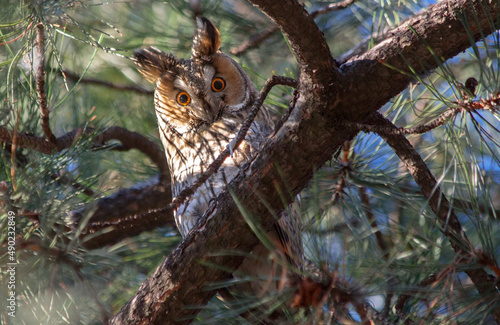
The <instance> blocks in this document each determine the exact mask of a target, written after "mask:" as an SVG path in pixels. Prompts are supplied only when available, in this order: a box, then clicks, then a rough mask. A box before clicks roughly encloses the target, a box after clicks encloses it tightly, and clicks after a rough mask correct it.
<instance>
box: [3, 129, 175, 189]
mask: <svg viewBox="0 0 500 325" xmlns="http://www.w3.org/2000/svg"><path fill="white" fill-rule="evenodd" d="M92 134H96V136H95V138H94V144H95V145H96V146H97V147H102V145H103V144H104V143H106V142H107V141H110V140H118V141H120V142H121V144H122V146H121V149H123V150H128V149H138V150H139V151H141V152H143V153H144V154H146V155H147V156H149V157H150V158H151V160H152V161H153V162H154V163H155V164H156V165H157V166H158V169H159V170H160V175H161V180H162V181H164V180H169V179H170V173H169V171H168V166H167V160H166V158H165V154H164V152H163V150H162V149H161V148H160V147H159V146H158V145H157V144H156V143H154V142H152V141H151V140H149V139H148V138H146V137H145V136H143V135H141V134H139V133H136V132H132V131H129V130H127V129H124V128H122V127H118V126H113V127H110V128H108V129H106V130H104V131H103V132H102V133H100V134H97V131H96V130H94V129H93V128H90V127H89V128H85V129H81V128H80V129H76V130H74V131H71V132H69V133H66V134H65V135H62V136H60V137H58V138H57V139H56V142H57V146H56V145H55V144H54V143H52V142H48V141H46V140H45V138H43V137H40V136H36V135H30V134H25V133H19V134H17V146H18V147H20V148H26V149H32V150H36V151H38V152H41V153H44V154H48V155H50V154H54V153H57V152H60V151H61V150H64V149H67V148H69V147H70V146H71V145H72V144H73V143H74V142H75V141H78V139H79V138H80V137H82V136H90V135H92ZM14 135H15V133H14V132H12V131H10V130H8V129H6V128H4V127H2V126H0V142H4V143H12V142H13V139H14Z"/></svg>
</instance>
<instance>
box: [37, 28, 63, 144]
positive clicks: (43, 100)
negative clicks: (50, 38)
mask: <svg viewBox="0 0 500 325" xmlns="http://www.w3.org/2000/svg"><path fill="white" fill-rule="evenodd" d="M36 34H37V37H36V42H37V48H38V53H39V56H38V57H39V62H38V67H37V71H36V92H37V94H38V104H39V105H40V123H41V124H42V130H43V133H44V134H45V136H46V137H47V140H48V141H49V142H50V143H52V144H53V145H54V146H56V147H57V139H56V137H55V135H54V134H53V133H52V130H51V129H50V121H49V113H50V111H49V108H48V107H47V95H46V94H45V35H44V28H43V24H42V23H38V25H36ZM35 58H36V56H35V55H33V60H34V59H35Z"/></svg>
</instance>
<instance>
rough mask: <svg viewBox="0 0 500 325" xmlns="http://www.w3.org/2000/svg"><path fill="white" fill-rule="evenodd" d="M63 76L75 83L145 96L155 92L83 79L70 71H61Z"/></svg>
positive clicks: (89, 78)
mask: <svg viewBox="0 0 500 325" xmlns="http://www.w3.org/2000/svg"><path fill="white" fill-rule="evenodd" d="M61 75H63V76H65V77H66V78H68V79H69V80H73V81H74V82H78V81H79V82H80V83H85V84H93V85H99V86H104V87H108V88H112V89H117V90H125V91H133V92H136V93H139V94H145V95H152V94H153V93H154V91H153V90H148V89H144V88H142V87H138V86H134V85H120V84H114V83H112V82H109V81H105V80H101V79H97V78H91V77H82V76H80V75H78V74H76V73H74V72H72V71H69V70H63V71H61Z"/></svg>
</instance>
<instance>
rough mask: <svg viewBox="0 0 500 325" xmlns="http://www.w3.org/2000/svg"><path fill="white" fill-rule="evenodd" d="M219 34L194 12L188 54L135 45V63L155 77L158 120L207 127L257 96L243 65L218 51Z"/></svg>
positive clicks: (185, 129)
mask: <svg viewBox="0 0 500 325" xmlns="http://www.w3.org/2000/svg"><path fill="white" fill-rule="evenodd" d="M220 42H221V41H220V34H219V31H218V30H217V28H215V26H214V25H213V24H212V23H211V22H210V21H209V20H208V19H206V18H198V20H197V29H196V33H195V37H194V41H193V48H192V57H191V59H189V60H184V59H180V60H178V59H176V58H175V57H174V56H172V55H170V54H166V53H164V52H162V51H160V50H157V49H155V48H148V49H141V50H138V51H136V53H135V59H136V63H137V64H138V65H139V66H140V67H141V72H142V74H143V75H144V76H146V78H147V79H149V80H150V81H152V82H156V91H155V107H156V111H157V114H158V118H159V120H163V122H165V123H167V124H168V125H169V126H170V127H173V128H174V129H175V130H176V131H177V132H179V133H181V134H182V133H185V132H189V131H192V130H195V131H199V130H203V129H204V128H207V127H211V126H212V125H214V124H215V123H217V122H218V121H221V120H222V119H224V118H231V117H235V116H236V115H238V112H239V110H240V109H241V108H242V107H244V106H245V105H246V104H247V103H249V102H250V101H253V100H254V99H255V93H256V90H255V88H254V86H253V84H252V83H251V81H250V79H249V78H248V76H247V75H246V74H245V72H244V71H243V69H242V68H241V67H240V66H239V65H238V64H237V63H236V62H235V61H234V60H233V59H231V58H230V57H228V56H227V55H225V54H224V53H221V52H219V47H220Z"/></svg>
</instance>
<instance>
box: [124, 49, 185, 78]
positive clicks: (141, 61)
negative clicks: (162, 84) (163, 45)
mask: <svg viewBox="0 0 500 325" xmlns="http://www.w3.org/2000/svg"><path fill="white" fill-rule="evenodd" d="M134 61H135V64H137V65H138V66H139V67H140V69H139V71H140V72H141V74H142V75H143V76H144V77H145V78H146V79H147V80H148V81H150V82H156V81H157V80H158V78H160V76H161V75H163V74H165V73H166V72H169V71H171V70H173V69H174V67H175V66H176V65H177V60H176V59H175V58H174V56H173V55H171V54H167V53H165V52H163V51H160V50H158V49H157V48H154V47H149V48H144V49H139V50H136V51H135V52H134Z"/></svg>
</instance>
